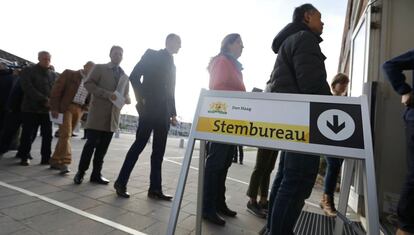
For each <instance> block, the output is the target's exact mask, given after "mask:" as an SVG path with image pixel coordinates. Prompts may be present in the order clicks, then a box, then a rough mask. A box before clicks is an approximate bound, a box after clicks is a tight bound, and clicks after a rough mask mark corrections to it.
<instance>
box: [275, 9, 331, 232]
mask: <svg viewBox="0 0 414 235" xmlns="http://www.w3.org/2000/svg"><path fill="white" fill-rule="evenodd" d="M322 30H323V23H322V21H321V13H320V12H319V11H318V10H317V9H316V8H315V7H314V6H312V5H311V4H304V5H301V6H299V7H297V8H296V9H295V11H294V13H293V22H292V23H290V24H288V25H287V26H286V27H285V28H283V29H282V31H280V32H279V34H278V35H277V36H276V37H275V39H274V40H273V44H272V49H273V51H274V52H275V53H277V54H278V56H277V59H276V63H275V65H274V69H273V71H272V75H271V78H270V80H269V81H268V88H270V90H271V92H277V93H298V94H318V95H331V92H330V88H329V84H328V83H327V81H326V70H325V64H324V60H325V58H326V57H325V56H324V55H323V54H322V52H321V49H320V47H319V43H320V42H321V41H322V39H321V37H320V35H321V34H322ZM318 167H319V156H313V155H308V154H301V153H292V152H283V153H282V157H281V159H280V164H279V168H278V173H277V176H276V178H275V181H274V183H273V186H272V191H271V193H270V198H269V215H268V221H267V233H268V234H272V235H274V234H280V235H290V234H293V228H294V226H295V224H296V221H297V219H298V217H299V215H300V212H301V210H302V207H303V205H304V203H305V199H306V198H308V197H309V196H310V194H311V192H312V188H313V185H314V183H315V179H316V175H317V173H318Z"/></svg>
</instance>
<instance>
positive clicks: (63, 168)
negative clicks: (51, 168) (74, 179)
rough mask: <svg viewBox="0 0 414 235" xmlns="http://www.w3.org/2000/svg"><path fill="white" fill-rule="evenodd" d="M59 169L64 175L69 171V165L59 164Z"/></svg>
mask: <svg viewBox="0 0 414 235" xmlns="http://www.w3.org/2000/svg"><path fill="white" fill-rule="evenodd" d="M59 170H60V172H59V174H60V175H66V174H68V173H69V172H70V169H69V167H68V166H66V165H63V166H61V167H60V169H59Z"/></svg>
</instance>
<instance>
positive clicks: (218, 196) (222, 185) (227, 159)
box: [203, 143, 236, 214]
mask: <svg viewBox="0 0 414 235" xmlns="http://www.w3.org/2000/svg"><path fill="white" fill-rule="evenodd" d="M207 146H208V147H207V148H208V153H207V159H206V167H205V173H204V192H203V213H204V214H214V213H217V210H219V209H220V208H223V207H226V206H227V205H226V196H225V194H226V178H227V172H228V169H229V168H230V166H231V163H232V159H233V155H234V151H236V146H234V145H229V144H220V143H209V144H208V145H207Z"/></svg>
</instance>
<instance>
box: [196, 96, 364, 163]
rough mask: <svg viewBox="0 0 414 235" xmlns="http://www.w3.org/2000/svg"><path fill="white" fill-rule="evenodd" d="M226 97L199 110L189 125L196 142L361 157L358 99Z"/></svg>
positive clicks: (207, 102)
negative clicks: (194, 119)
mask: <svg viewBox="0 0 414 235" xmlns="http://www.w3.org/2000/svg"><path fill="white" fill-rule="evenodd" d="M210 92H213V91H210ZM226 93H233V94H234V95H233V97H224V96H219V94H220V92H218V93H216V92H215V95H214V96H212V97H205V98H204V99H203V100H202V101H201V103H200V104H199V106H200V109H199V112H198V118H197V119H198V120H196V122H194V123H193V124H194V125H196V130H195V136H194V137H195V138H196V139H204V140H211V141H218V142H225V143H231V142H234V141H237V143H240V144H243V145H251V146H261V147H267V148H275V149H289V150H293V151H299V152H307V153H317V154H326V155H335V156H346V157H352V158H357V159H361V158H364V156H365V145H364V138H363V125H362V123H363V122H362V114H361V106H360V105H358V102H359V101H360V99H359V98H351V97H334V96H316V95H297V94H274V93H259V94H258V93H241V92H226ZM236 94H243V96H242V97H237V96H236ZM234 96H236V97H234ZM253 97H254V98H253ZM275 97H277V98H278V99H275ZM327 97H328V100H329V102H327ZM330 101H332V103H331V102H330ZM338 102H339V104H338ZM341 102H342V103H341ZM345 102H346V103H345Z"/></svg>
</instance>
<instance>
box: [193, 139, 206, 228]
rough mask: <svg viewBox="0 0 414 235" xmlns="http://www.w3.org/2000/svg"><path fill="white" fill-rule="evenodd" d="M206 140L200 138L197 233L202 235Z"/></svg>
mask: <svg viewBox="0 0 414 235" xmlns="http://www.w3.org/2000/svg"><path fill="white" fill-rule="evenodd" d="M206 155H207V153H206V141H205V140H200V159H199V164H198V192H197V214H196V231H195V232H196V234H197V235H201V219H202V218H201V215H202V213H203V212H202V211H203V190H204V188H203V187H204V168H205V159H206Z"/></svg>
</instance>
